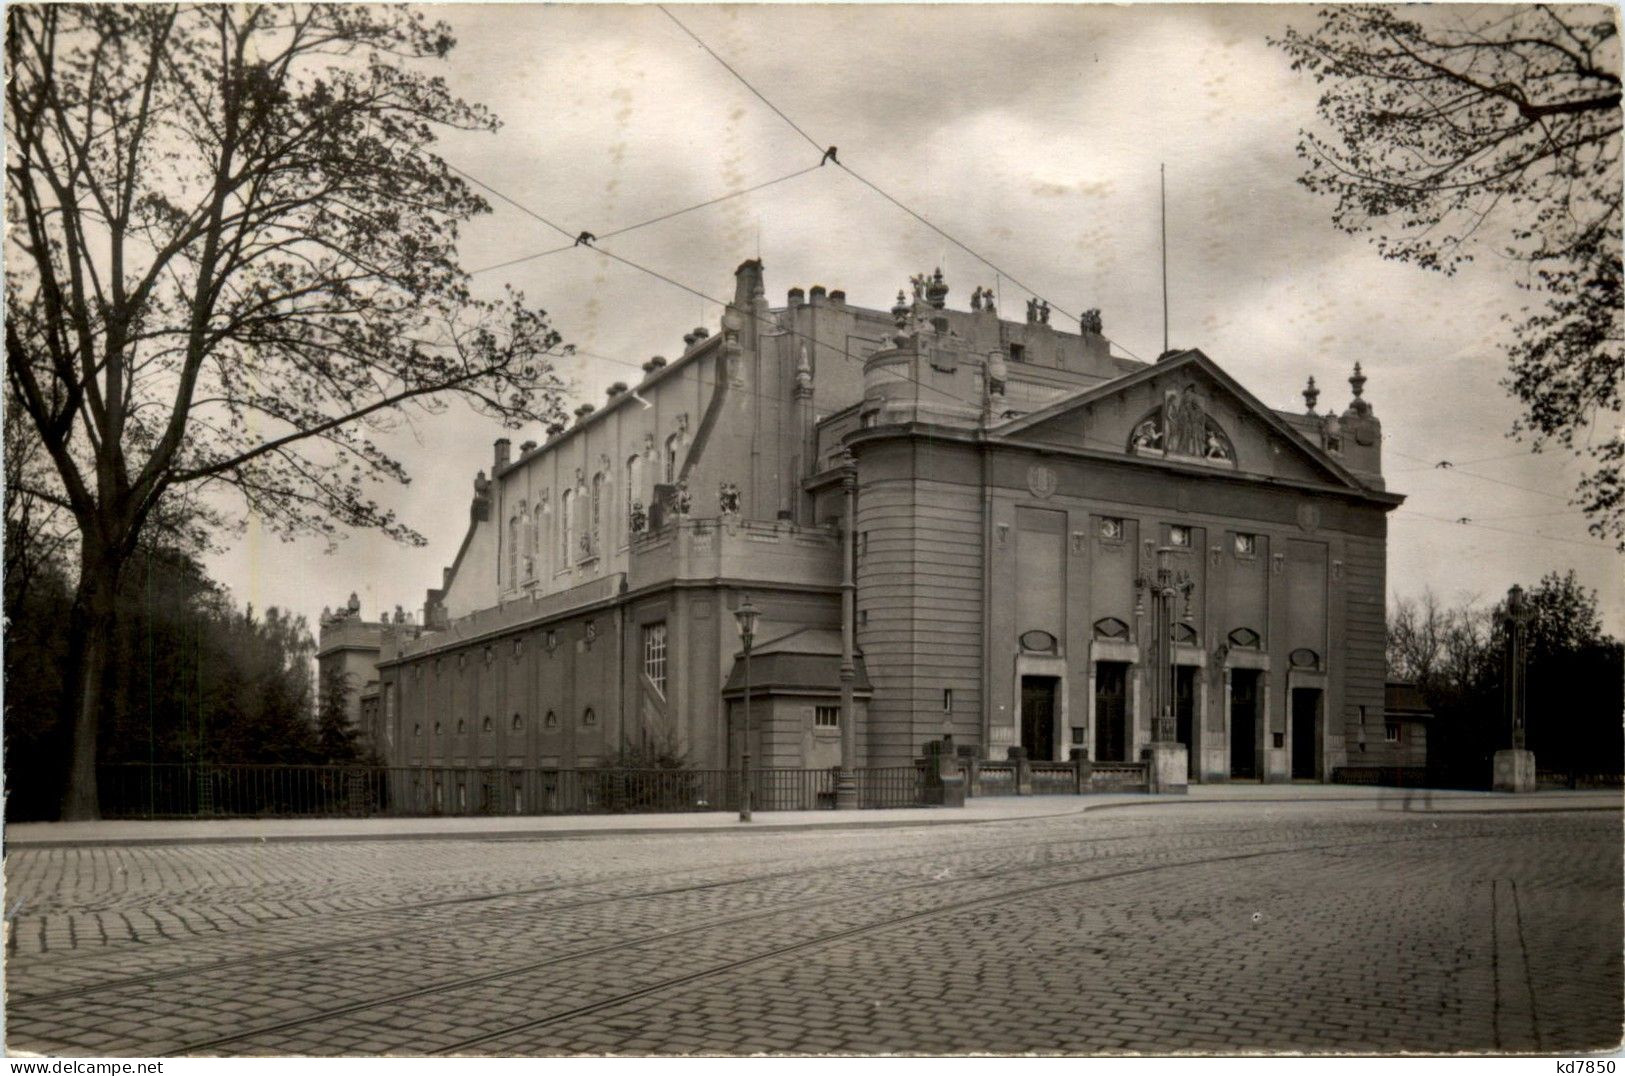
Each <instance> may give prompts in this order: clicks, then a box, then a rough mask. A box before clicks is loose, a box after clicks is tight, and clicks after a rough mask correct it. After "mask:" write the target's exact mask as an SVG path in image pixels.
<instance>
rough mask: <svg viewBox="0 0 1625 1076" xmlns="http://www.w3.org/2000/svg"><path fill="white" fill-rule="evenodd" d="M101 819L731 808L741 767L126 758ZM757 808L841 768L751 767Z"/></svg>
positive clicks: (104, 786) (105, 795) (864, 781)
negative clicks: (632, 767) (226, 762)
mask: <svg viewBox="0 0 1625 1076" xmlns="http://www.w3.org/2000/svg"><path fill="white" fill-rule="evenodd" d="M854 772H855V776H856V778H857V786H858V798H859V804H860V806H863V807H911V806H916V805H918V804H919V803H920V802H921V787H922V781H921V775H920V771H919V768H918V767H915V766H898V767H883V768H867V769H859V770H856V771H854ZM98 778H99V784H100V793H101V809H102V816H103V817H104V818H260V817H266V818H271V817H275V818H298V817H305V818H335V817H337V818H342V817H363V816H369V815H395V816H403V817H418V816H438V815H450V816H457V815H550V814H596V813H606V814H607V813H646V812H674V811H734V810H738V809H739V771H738V770H734V769H726V770H721V769H710V770H698V769H682V770H629V769H588V770H578V769H540V768H513V767H462V766H412V767H407V766H300V765H212V764H205V765H199V764H196V763H182V762H176V763H163V762H160V763H153V764H148V763H128V764H118V765H109V766H102V767H100V769H99V771H98ZM751 786H752V796H751V799H752V807H753V809H755V810H758V811H808V810H818V809H824V808H833V807H834V806H835V771H834V770H831V769H816V770H807V769H785V768H763V769H755V770H752V771H751Z"/></svg>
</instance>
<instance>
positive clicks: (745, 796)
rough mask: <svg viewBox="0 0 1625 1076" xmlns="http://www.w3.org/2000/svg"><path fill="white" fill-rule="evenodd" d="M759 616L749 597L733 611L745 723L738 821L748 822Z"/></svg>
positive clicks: (741, 749)
mask: <svg viewBox="0 0 1625 1076" xmlns="http://www.w3.org/2000/svg"><path fill="white" fill-rule="evenodd" d="M760 615H761V614H760V613H758V612H757V611H756V607H755V606H753V605H751V603H750V595H749V594H746V595H745V600H744V601H742V602H740V603H739V608H738V609H735V610H734V620H736V621H738V623H739V641H740V642H741V643H743V644H744V646H745V721H744V725H745V728H744V733H743V735H742V737H741V739H740V742H739V747H740V751H739V820H740V821H741V822H749V821H750V798H751V797H750V644H751V641H752V640H753V639H755V637H756V618H757V617H758V616H760Z"/></svg>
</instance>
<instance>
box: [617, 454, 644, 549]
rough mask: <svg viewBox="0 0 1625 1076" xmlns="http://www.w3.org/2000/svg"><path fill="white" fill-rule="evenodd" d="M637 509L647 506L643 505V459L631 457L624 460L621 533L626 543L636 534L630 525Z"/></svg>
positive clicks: (634, 528) (635, 529) (636, 456)
mask: <svg viewBox="0 0 1625 1076" xmlns="http://www.w3.org/2000/svg"><path fill="white" fill-rule="evenodd" d="M638 507H644V508H646V507H648V506H647V505H645V504H644V503H643V457H642V456H638V455H633V456H629V457H627V460H626V511H625V512H622V513H621V527H622V528H623V530H622V533H623V534H625V535H626V540H627V541H628V542H630V541H631V540H632V536H633V535H634V534H635V533H637V528H636V527H634V526H633V523H632V512H633V510H634V508H638Z"/></svg>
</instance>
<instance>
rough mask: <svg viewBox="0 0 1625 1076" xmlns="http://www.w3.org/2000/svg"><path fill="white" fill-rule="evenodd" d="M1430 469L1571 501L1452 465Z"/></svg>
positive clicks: (1557, 499)
mask: <svg viewBox="0 0 1625 1076" xmlns="http://www.w3.org/2000/svg"><path fill="white" fill-rule="evenodd" d="M1389 451H1391V452H1393V454H1394V455H1396V456H1403V457H1404V458H1405V459H1408V460H1415V461H1417V462H1418V463H1427V462H1429V461H1427V460H1425V459H1423V458H1422V457H1420V456H1412V455H1411V454H1410V453H1408V452H1401V451H1399V450H1398V449H1397V448H1395V449H1390V450H1389ZM1443 462H1448V461H1443ZM1432 469H1434V470H1440V471H1444V472H1445V473H1447V474H1457V475H1462V476H1463V477H1466V478H1476V479H1478V480H1479V481H1480V482H1489V483H1492V484H1494V485H1497V486H1505V487H1506V488H1508V489H1515V490H1518V491H1519V492H1522V493H1531V494H1534V495H1535V496H1537V497H1549V498H1551V499H1552V500H1555V501H1563V502H1565V503H1568V502H1569V501H1570V500H1571V498H1569V497H1565V496H1563V495H1561V494H1557V493H1548V492H1547V491H1545V490H1543V489H1535V488H1533V487H1531V486H1520V485H1518V484H1517V483H1516V482H1507V481H1505V480H1503V479H1500V478H1491V477H1490V476H1489V475H1483V474H1478V473H1476V472H1474V471H1464V470H1462V469H1461V468H1460V467H1457V466H1455V465H1454V464H1452V465H1451V466H1449V467H1440V466H1438V464H1433V467H1432Z"/></svg>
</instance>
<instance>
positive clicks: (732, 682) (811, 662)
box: [722, 628, 873, 695]
mask: <svg viewBox="0 0 1625 1076" xmlns="http://www.w3.org/2000/svg"><path fill="white" fill-rule="evenodd" d="M853 664H854V666H855V673H856V676H855V678H854V679H853V682H852V687H853V690H855V691H860V692H863V693H865V694H869V693H870V692H872V690H873V689H872V688H871V687H870V685H869V674H868V672H867V670H865V669H864V666H863V658H861V657H855V658H854V659H853ZM840 688H841V633H840V632H838V631H831V630H829V629H827V628H802V629H801V630H799V631H793V632H791V633H790V634H788V635H781V636H779V637H778V638H776V639H772V640H769V641H768V642H765V643H762V644H761V645H760V646H757V647H753V648H752V649H751V652H750V693H751V694H752V695H755V694H756V693H757V692H758V691H765V690H773V691H779V692H786V691H814V692H826V691H839V690H840ZM744 689H745V658H744V654H742V653H740V654H735V655H734V663H733V668H732V669H731V670H729V673H728V682H727V683H726V684H725V685H724V686H723V688H722V692H723V694H724V695H727V694H738V693H740V692H742V691H744Z"/></svg>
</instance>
